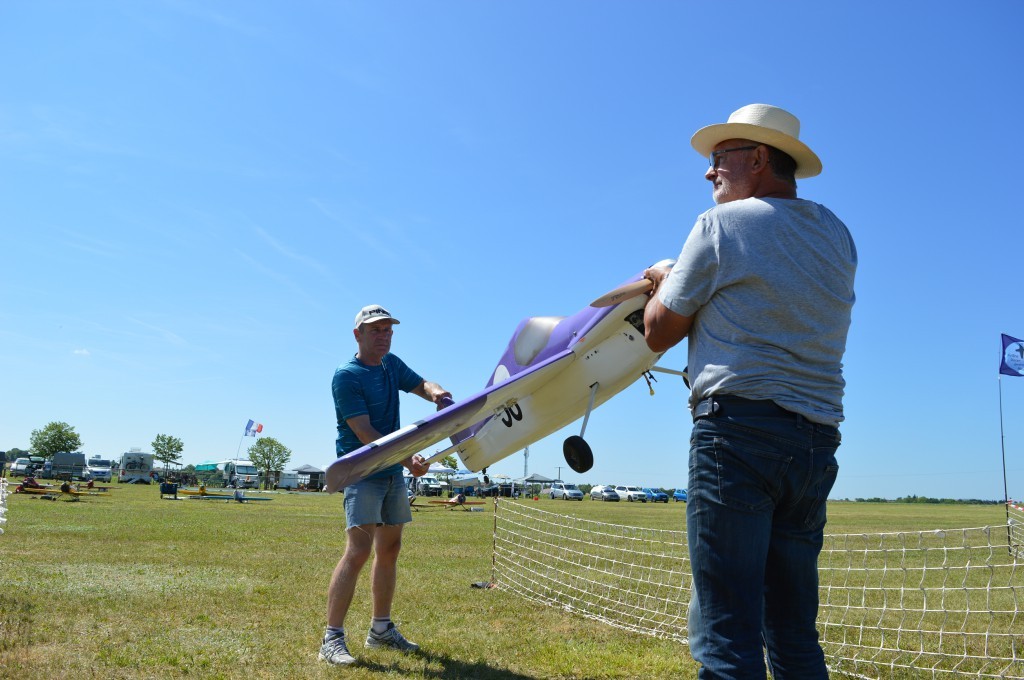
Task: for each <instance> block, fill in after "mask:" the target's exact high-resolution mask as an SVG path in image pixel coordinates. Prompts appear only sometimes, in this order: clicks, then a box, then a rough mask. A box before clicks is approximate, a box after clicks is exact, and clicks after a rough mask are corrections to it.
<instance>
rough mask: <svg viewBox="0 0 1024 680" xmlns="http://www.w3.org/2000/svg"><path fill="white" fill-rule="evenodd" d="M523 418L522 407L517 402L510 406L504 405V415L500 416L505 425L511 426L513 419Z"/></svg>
mask: <svg viewBox="0 0 1024 680" xmlns="http://www.w3.org/2000/svg"><path fill="white" fill-rule="evenodd" d="M522 419H523V409H522V408H521V407H520V406H519V404H518V403H516V404H512V408H508V407H505V415H503V416H502V417H501V422H503V423H505V427H512V423H513V421H517V420H522Z"/></svg>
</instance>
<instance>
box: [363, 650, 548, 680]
mask: <svg viewBox="0 0 1024 680" xmlns="http://www.w3.org/2000/svg"><path fill="white" fill-rule="evenodd" d="M414 656H415V658H418V659H421V660H422V661H423V663H424V667H423V668H422V669H421V671H420V675H419V676H418V677H422V678H437V679H438V680H465V678H473V680H537V678H550V677H551V676H550V675H549V674H547V673H542V674H540V675H524V674H522V673H517V672H515V671H510V670H508V669H507V668H497V667H495V666H491V665H490V664H488V663H486V662H478V661H477V662H470V661H463V660H461V659H456V658H454V657H451V656H448V655H447V654H432V653H430V652H424V651H423V650H420V651H419V652H417V653H416V654H415V655H414ZM358 665H359V666H360V667H362V668H366V669H368V670H372V671H375V672H379V673H387V674H389V675H394V674H396V673H398V674H402V673H405V672H408V667H405V668H403V667H402V665H401V664H398V663H395V664H384V663H378V662H376V661H369V660H366V659H360V660H359V661H358ZM438 666H440V668H438Z"/></svg>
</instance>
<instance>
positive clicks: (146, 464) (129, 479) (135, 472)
mask: <svg viewBox="0 0 1024 680" xmlns="http://www.w3.org/2000/svg"><path fill="white" fill-rule="evenodd" d="M152 473H153V454H152V453H143V452H142V450H141V449H132V450H131V451H126V452H125V453H122V454H121V465H120V466H119V467H118V472H117V476H118V477H119V478H120V481H121V483H123V484H149V483H150V482H152V481H153V477H152Z"/></svg>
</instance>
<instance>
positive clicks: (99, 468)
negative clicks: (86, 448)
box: [85, 456, 114, 482]
mask: <svg viewBox="0 0 1024 680" xmlns="http://www.w3.org/2000/svg"><path fill="white" fill-rule="evenodd" d="M113 467H114V462H113V461H111V460H107V459H106V458H100V457H99V456H93V457H92V458H90V459H89V462H88V464H86V466H85V471H86V473H87V474H88V475H89V479H92V480H95V481H97V482H110V480H111V475H112V474H113V473H112V472H111V469H112V468H113Z"/></svg>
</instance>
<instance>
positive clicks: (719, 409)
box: [693, 394, 797, 421]
mask: <svg viewBox="0 0 1024 680" xmlns="http://www.w3.org/2000/svg"><path fill="white" fill-rule="evenodd" d="M795 415H797V414H796V413H794V412H793V411H787V410H786V409H784V408H782V407H781V406H779V405H778V404H776V403H775V402H774V401H772V400H770V399H744V398H743V397H734V396H732V395H729V394H721V395H717V396H713V397H708V398H707V399H701V400H700V401H699V402H697V406H696V408H694V409H693V419H694V421H696V420H697V419H698V418H722V417H724V416H729V417H735V418H792V417H793V416H795Z"/></svg>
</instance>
